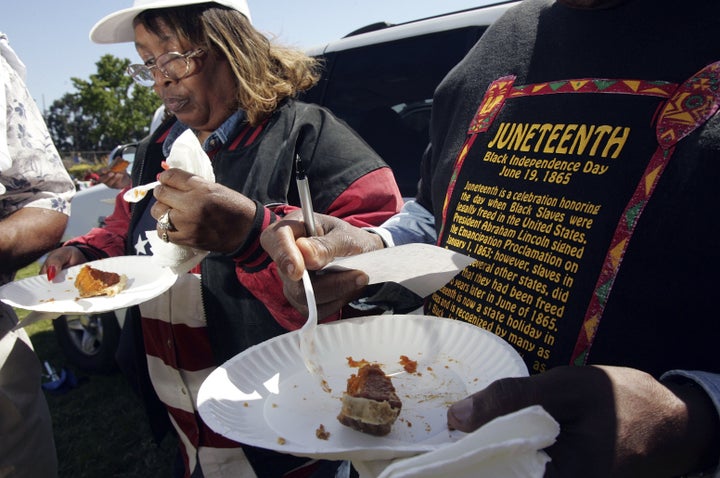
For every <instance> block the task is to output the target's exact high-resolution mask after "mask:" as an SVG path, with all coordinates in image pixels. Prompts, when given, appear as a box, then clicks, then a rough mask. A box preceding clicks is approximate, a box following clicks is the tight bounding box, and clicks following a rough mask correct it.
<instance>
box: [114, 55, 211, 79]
mask: <svg viewBox="0 0 720 478" xmlns="http://www.w3.org/2000/svg"><path fill="white" fill-rule="evenodd" d="M203 53H205V51H204V50H203V49H202V48H198V49H197V50H192V51H189V52H187V53H178V52H176V51H171V52H168V53H164V54H162V55H160V56H159V57H157V58H155V60H154V61H151V62H150V64H149V65H147V64H146V65H141V64H137V65H130V66H128V68H127V73H128V75H130V76H131V77H132V79H133V80H135V83H137V84H139V85H142V86H148V87H150V86H153V85H154V84H155V75H154V73H153V70H154V69H155V68H157V70H158V71H159V72H160V73H162V74H163V76H164V77H165V78H169V79H171V80H173V81H177V80H179V79H181V78H184V77H185V76H186V75H187V74H188V73H190V58H193V57H196V56H198V55H201V54H203Z"/></svg>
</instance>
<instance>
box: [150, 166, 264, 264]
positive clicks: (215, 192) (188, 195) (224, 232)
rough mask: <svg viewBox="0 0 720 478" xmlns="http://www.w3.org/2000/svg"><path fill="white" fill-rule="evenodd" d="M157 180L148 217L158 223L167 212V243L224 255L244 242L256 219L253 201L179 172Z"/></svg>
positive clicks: (165, 174) (169, 173) (174, 171)
mask: <svg viewBox="0 0 720 478" xmlns="http://www.w3.org/2000/svg"><path fill="white" fill-rule="evenodd" d="M158 180H159V181H160V183H161V184H160V185H159V186H157V187H156V188H155V189H154V191H153V194H154V195H155V198H156V199H157V202H156V203H155V204H154V205H153V207H152V211H151V214H152V216H153V217H154V218H155V219H158V218H160V217H161V216H162V215H163V214H165V213H166V212H167V211H168V210H170V216H169V217H170V222H171V224H172V227H171V228H170V229H169V230H168V232H167V234H168V238H169V240H170V242H172V243H174V244H178V245H182V246H189V247H192V248H194V249H200V250H205V251H214V252H224V253H227V252H232V251H234V250H236V249H238V248H239V247H240V246H241V245H242V244H243V243H244V242H245V240H246V239H247V236H248V233H249V231H250V228H251V226H252V222H253V219H254V217H255V209H256V207H255V203H254V202H253V201H251V200H250V199H248V198H247V197H245V196H243V195H242V194H240V193H238V192H236V191H233V190H232V189H230V188H227V187H225V186H222V185H220V184H217V183H213V182H210V181H206V180H205V179H203V178H201V177H200V176H195V175H193V174H190V173H188V172H186V171H182V170H180V169H168V170H167V171H164V172H163V173H161V174H160V175H159V176H158Z"/></svg>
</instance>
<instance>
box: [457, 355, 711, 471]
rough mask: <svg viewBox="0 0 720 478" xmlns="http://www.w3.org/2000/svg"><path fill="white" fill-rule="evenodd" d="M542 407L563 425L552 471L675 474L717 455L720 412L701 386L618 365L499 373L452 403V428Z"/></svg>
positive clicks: (703, 464)
mask: <svg viewBox="0 0 720 478" xmlns="http://www.w3.org/2000/svg"><path fill="white" fill-rule="evenodd" d="M536 404H537V405H541V406H543V408H544V409H545V410H546V411H547V412H548V413H550V414H551V415H552V416H553V417H554V418H555V420H557V421H558V423H559V424H560V435H559V436H558V439H557V442H556V443H555V444H554V445H553V446H551V447H550V448H548V449H547V450H546V451H547V453H548V454H549V455H550V457H551V458H552V461H551V462H550V463H549V464H548V466H547V471H546V476H550V477H578V476H582V477H596V476H597V477H610V476H612V477H619V476H622V477H625V476H626V477H653V478H658V477H665V476H667V477H671V476H679V475H682V474H684V473H688V472H691V471H697V470H702V469H703V468H704V467H708V466H711V465H712V464H713V460H715V461H716V460H717V453H718V450H720V446H719V444H718V427H719V424H718V416H717V412H716V411H715V408H714V407H713V406H712V404H711V403H710V400H709V398H708V397H707V395H706V394H704V392H702V391H700V390H698V389H696V388H695V387H689V386H684V385H672V386H666V385H664V384H661V383H660V382H658V381H657V380H655V379H654V378H653V377H651V376H650V375H648V374H646V373H644V372H640V371H638V370H634V369H629V368H621V367H599V366H598V367H595V366H585V367H558V368H555V369H551V370H549V371H547V372H544V373H541V374H539V375H534V376H531V377H524V378H507V379H501V380H498V381H496V382H494V383H492V384H491V385H490V386H488V387H487V388H486V389H484V390H482V391H480V392H478V393H476V394H474V395H472V396H470V397H468V398H466V399H464V400H461V401H460V402H457V403H455V404H453V405H452V406H451V407H450V409H449V410H448V426H449V427H450V428H454V429H457V430H461V431H465V432H470V431H473V430H475V429H477V428H478V427H480V426H481V425H483V424H485V423H487V422H488V421H490V420H492V419H493V418H495V417H498V416H501V415H505V414H508V413H510V412H513V411H516V410H520V409H522V408H525V407H528V406H530V405H536Z"/></svg>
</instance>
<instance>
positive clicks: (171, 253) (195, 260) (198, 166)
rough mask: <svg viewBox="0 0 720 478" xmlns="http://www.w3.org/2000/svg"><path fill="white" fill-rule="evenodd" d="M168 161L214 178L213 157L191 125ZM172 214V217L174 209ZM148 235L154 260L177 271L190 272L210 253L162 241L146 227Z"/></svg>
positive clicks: (204, 176)
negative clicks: (207, 151)
mask: <svg viewBox="0 0 720 478" xmlns="http://www.w3.org/2000/svg"><path fill="white" fill-rule="evenodd" d="M165 162H166V163H167V165H168V166H170V167H171V168H178V169H182V170H184V171H187V172H188V173H192V174H195V175H197V176H200V177H202V178H204V179H206V180H208V181H212V182H215V173H214V172H213V168H212V163H211V162H210V158H209V157H208V155H207V154H206V153H205V151H204V150H203V149H202V146H201V145H200V141H198V139H197V136H195V133H194V132H193V131H192V130H191V129H187V130H185V132H184V133H182V134H181V135H180V136H178V138H177V139H176V140H175V142H174V143H173V145H172V148H171V149H170V154H169V155H168V157H167V159H166V160H165ZM170 217H171V219H172V213H171V214H170ZM147 238H148V241H150V247H151V249H152V252H153V256H152V257H153V262H154V263H156V264H158V265H160V266H165V267H169V268H170V269H172V270H173V272H175V273H177V274H181V273H185V272H188V271H189V270H190V269H192V268H193V267H195V266H196V265H197V264H199V263H200V261H202V260H203V259H204V258H205V256H207V255H208V251H202V250H198V249H193V248H192V247H187V246H180V245H177V244H173V243H171V242H163V241H162V240H161V239H160V237H158V235H157V232H156V231H154V230H153V231H147Z"/></svg>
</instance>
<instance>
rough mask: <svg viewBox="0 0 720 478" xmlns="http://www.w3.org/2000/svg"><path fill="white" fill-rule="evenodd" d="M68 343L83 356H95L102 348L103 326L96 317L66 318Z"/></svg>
mask: <svg viewBox="0 0 720 478" xmlns="http://www.w3.org/2000/svg"><path fill="white" fill-rule="evenodd" d="M66 320H67V326H68V336H69V337H70V341H71V342H72V344H73V345H74V346H75V348H77V349H78V350H79V351H80V352H82V353H83V354H85V355H96V354H97V353H98V352H99V351H100V348H101V346H102V339H103V325H102V320H100V318H99V317H98V316H94V315H93V316H88V315H80V316H76V317H72V318H71V317H67V318H66Z"/></svg>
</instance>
